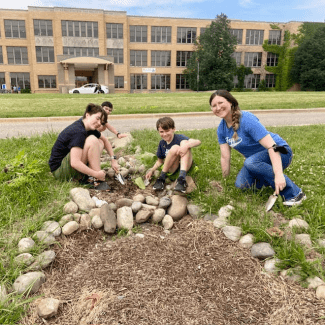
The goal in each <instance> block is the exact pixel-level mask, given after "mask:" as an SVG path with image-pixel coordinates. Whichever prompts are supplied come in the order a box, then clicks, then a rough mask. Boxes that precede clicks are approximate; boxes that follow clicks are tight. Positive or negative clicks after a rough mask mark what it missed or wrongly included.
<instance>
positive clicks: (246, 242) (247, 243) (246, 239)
mask: <svg viewBox="0 0 325 325" xmlns="http://www.w3.org/2000/svg"><path fill="white" fill-rule="evenodd" d="M253 244H254V236H253V235H252V234H247V235H245V236H243V237H242V238H240V240H239V245H240V246H241V247H244V248H251V247H252V246H253Z"/></svg>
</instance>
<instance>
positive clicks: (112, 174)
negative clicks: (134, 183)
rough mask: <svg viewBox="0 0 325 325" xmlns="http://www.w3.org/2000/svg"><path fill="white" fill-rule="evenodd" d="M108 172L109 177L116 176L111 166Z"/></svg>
mask: <svg viewBox="0 0 325 325" xmlns="http://www.w3.org/2000/svg"><path fill="white" fill-rule="evenodd" d="M106 174H107V175H108V177H109V178H113V177H114V176H115V171H114V169H113V168H109V169H108V171H107V173H106Z"/></svg>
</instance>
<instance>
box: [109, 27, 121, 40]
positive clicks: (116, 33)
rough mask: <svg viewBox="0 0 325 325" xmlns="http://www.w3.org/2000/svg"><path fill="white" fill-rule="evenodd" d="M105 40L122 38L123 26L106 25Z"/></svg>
mask: <svg viewBox="0 0 325 325" xmlns="http://www.w3.org/2000/svg"><path fill="white" fill-rule="evenodd" d="M106 38H118V39H122V38H123V24H106Z"/></svg>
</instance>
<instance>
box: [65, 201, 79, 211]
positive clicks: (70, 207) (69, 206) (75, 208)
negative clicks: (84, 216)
mask: <svg viewBox="0 0 325 325" xmlns="http://www.w3.org/2000/svg"><path fill="white" fill-rule="evenodd" d="M63 212H64V213H66V214H70V213H72V214H73V213H77V212H78V205H77V204H76V203H75V202H73V201H70V202H68V203H66V204H65V205H64V207H63Z"/></svg>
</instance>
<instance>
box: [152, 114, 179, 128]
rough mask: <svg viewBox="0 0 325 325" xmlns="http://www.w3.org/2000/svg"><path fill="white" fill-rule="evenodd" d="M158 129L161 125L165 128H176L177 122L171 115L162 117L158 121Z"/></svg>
mask: <svg viewBox="0 0 325 325" xmlns="http://www.w3.org/2000/svg"><path fill="white" fill-rule="evenodd" d="M156 127H157V130H158V129H159V127H161V128H162V129H163V130H169V129H175V122H174V120H173V119H172V118H171V117H168V116H166V117H162V118H160V119H159V120H158V121H157V123H156Z"/></svg>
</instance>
